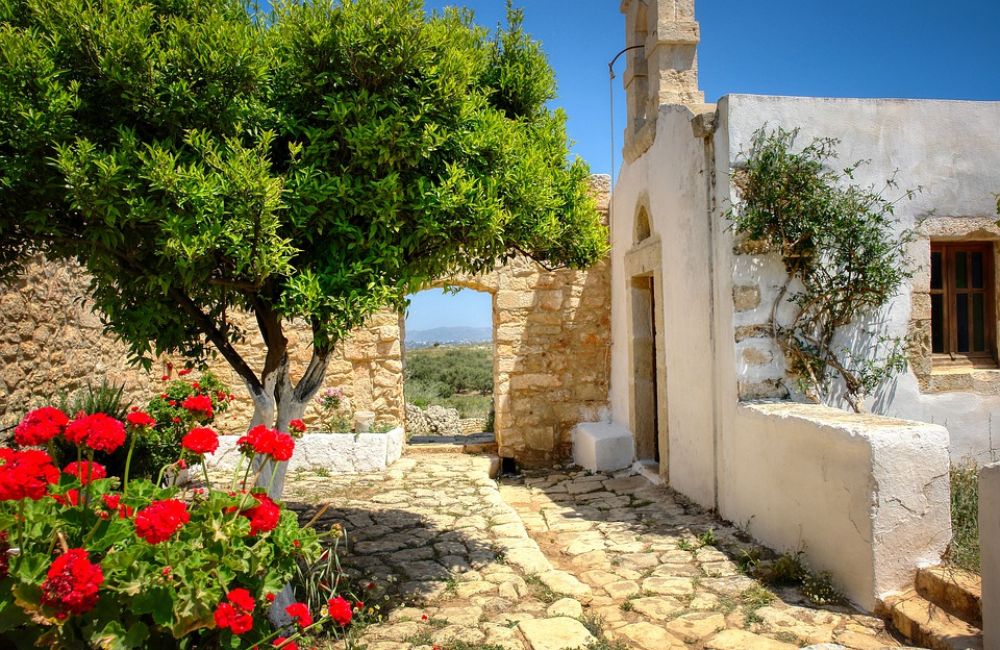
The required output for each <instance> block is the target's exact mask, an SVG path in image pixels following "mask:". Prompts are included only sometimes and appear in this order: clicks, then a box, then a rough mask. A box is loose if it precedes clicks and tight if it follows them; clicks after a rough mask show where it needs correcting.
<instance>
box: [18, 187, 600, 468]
mask: <svg viewBox="0 0 1000 650" xmlns="http://www.w3.org/2000/svg"><path fill="white" fill-rule="evenodd" d="M593 187H594V192H595V194H596V195H597V197H598V202H599V205H600V206H601V208H602V210H603V211H604V212H605V214H606V211H607V203H608V180H607V177H595V178H594V180H593ZM446 284H447V285H451V286H463V287H469V288H472V289H477V290H480V291H487V292H489V293H491V294H492V296H493V329H494V337H493V338H494V368H493V373H494V397H495V410H496V424H495V431H496V435H497V440H498V443H499V447H500V453H501V455H503V456H510V457H513V458H516V459H517V460H518V461H519V462H520V463H522V464H525V465H529V466H539V465H545V464H549V463H552V462H554V461H556V460H562V459H566V458H568V457H569V456H570V451H571V441H570V432H571V431H572V429H573V427H574V426H575V425H576V424H577V423H578V422H581V421H587V420H597V419H600V417H601V416H602V415H603V411H604V410H605V409H606V408H607V400H608V377H609V362H610V359H609V353H610V344H611V332H610V330H611V328H610V316H611V314H610V291H611V290H610V266H609V264H608V261H607V260H603V261H601V262H600V263H598V264H597V265H595V266H594V267H593V268H591V269H589V270H586V271H573V270H568V269H562V270H556V271H551V272H549V271H545V270H544V269H542V268H541V267H540V266H539V265H537V264H535V263H534V262H532V261H530V260H528V259H526V258H523V257H519V258H515V259H513V260H511V261H510V262H509V263H508V264H507V265H505V266H503V267H500V268H498V269H496V270H495V271H493V272H492V273H488V274H484V275H481V276H477V277H471V276H469V277H466V276H462V277H455V278H451V279H449V280H447V281H442V282H440V283H437V286H441V285H446ZM86 286H87V278H86V275H85V273H83V272H82V271H81V270H80V269H79V268H78V267H75V266H72V265H67V264H54V263H48V262H45V261H44V260H41V259H39V260H37V261H35V262H34V263H32V264H31V265H30V266H29V268H28V270H27V273H26V274H25V276H24V277H22V278H20V279H18V280H17V281H15V282H13V283H12V284H10V285H9V286H6V287H2V288H0V291H2V294H0V319H2V321H3V322H4V328H3V331H2V333H0V361H2V363H3V365H2V368H0V426H5V425H10V424H12V423H14V422H15V421H16V420H17V418H19V417H20V416H21V415H22V414H23V413H24V411H26V410H28V409H29V408H32V407H36V406H39V405H41V404H43V403H46V402H47V401H50V400H52V399H54V398H55V397H56V396H58V395H59V394H60V393H62V392H67V391H72V390H75V389H77V388H80V387H82V386H85V385H86V384H87V383H88V382H90V383H91V384H95V385H96V384H100V382H101V380H102V379H105V378H106V379H108V380H109V381H112V382H115V383H124V384H125V386H126V393H127V396H128V398H129V399H130V400H131V401H132V402H133V403H136V404H144V403H145V401H146V400H148V399H149V397H150V396H152V395H154V394H156V393H157V392H159V385H160V377H161V375H163V374H165V373H166V372H167V368H168V365H167V364H168V363H169V362H170V361H171V360H170V359H166V358H164V359H159V360H158V361H157V363H156V364H155V366H154V368H153V369H152V370H151V371H150V372H148V373H147V372H144V371H142V370H140V369H137V368H135V367H132V366H130V365H129V364H128V359H127V356H126V353H125V348H124V346H123V345H122V344H121V343H120V342H118V341H116V340H115V339H113V338H112V337H110V336H107V335H105V334H104V333H103V329H102V326H101V323H100V319H99V318H98V316H97V315H95V314H94V313H93V312H92V311H91V308H90V306H89V305H88V303H87V302H86V301H85V300H84V296H85V295H86ZM245 329H246V331H247V342H246V343H244V344H243V346H242V347H241V348H240V349H241V352H244V353H245V354H246V357H247V358H248V361H249V363H250V365H251V367H255V368H258V367H260V366H261V364H262V362H263V355H264V348H263V346H262V345H261V344H260V343H259V339H258V338H257V337H256V336H255V334H256V332H257V330H256V327H255V326H254V325H253V324H252V323H250V322H248V323H247V326H246V328H245ZM289 330H290V331H289V332H288V333H287V335H288V338H289V346H290V351H291V358H292V375H293V380H297V379H298V377H299V374H300V373H301V372H302V370H303V369H304V368H305V365H306V363H307V362H308V360H309V342H310V339H311V337H310V334H309V331H308V329H307V328H306V327H304V326H303V327H292V328H289ZM402 330H403V328H402V319H401V318H400V316H399V315H398V314H396V313H394V312H388V311H387V312H383V313H380V314H378V315H377V316H375V317H373V318H372V319H371V321H370V322H369V324H368V325H367V326H365V327H363V328H360V329H358V330H356V331H355V332H354V333H353V334H352V336H351V337H350V338H349V339H348V340H347V341H345V342H343V343H342V344H340V345H339V346H338V347H337V350H336V351H335V354H334V356H333V358H332V360H331V362H330V366H329V369H328V372H327V378H326V382H325V385H326V386H330V387H340V388H342V389H343V390H344V393H345V395H346V396H347V397H348V399H349V400H350V403H351V405H352V407H353V408H354V409H355V410H370V411H374V412H375V414H376V420H377V421H381V422H393V423H396V422H403V421H404V420H405V412H404V403H403V361H404V359H403V349H402V345H401V341H402V339H403V335H402ZM173 363H174V366H175V369H176V368H179V367H181V365H182V362H181V361H180V360H176V359H175V360H173ZM209 367H210V369H211V370H213V371H214V372H216V373H217V374H218V375H219V376H220V377H221V378H222V379H223V380H224V381H225V382H226V383H227V384H228V385H229V387H230V389H231V390H232V392H233V393H234V394H235V395H236V397H237V398H236V400H235V402H234V404H233V406H232V408H230V409H229V411H228V412H227V413H225V415H224V416H223V417H221V418H220V419H219V420H218V421H217V423H216V424H217V426H218V428H219V430H220V431H222V432H226V433H237V432H240V431H242V430H243V428H244V427H245V426H246V424H247V422H249V420H250V416H251V413H252V404H251V402H250V399H249V397H248V396H247V394H246V389H245V388H244V387H243V384H242V381H241V380H240V378H239V377H238V376H237V375H236V374H235V373H234V372H233V371H231V370H230V369H229V366H228V365H227V364H226V363H225V361H224V360H222V359H221V358H219V359H217V360H214V361H213V362H212V363H210V365H209ZM305 419H306V422H307V424H309V425H310V426H311V427H316V426H318V420H317V409H316V406H315V405H313V406H310V408H309V409H308V410H307V412H306V417H305Z"/></svg>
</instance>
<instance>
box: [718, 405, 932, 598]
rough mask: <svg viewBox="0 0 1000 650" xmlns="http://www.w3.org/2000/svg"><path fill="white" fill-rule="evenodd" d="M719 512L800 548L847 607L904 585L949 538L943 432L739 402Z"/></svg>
mask: <svg viewBox="0 0 1000 650" xmlns="http://www.w3.org/2000/svg"><path fill="white" fill-rule="evenodd" d="M722 445H723V448H724V452H723V453H724V459H725V460H724V466H723V467H722V471H721V473H720V477H721V481H722V485H721V490H720V511H721V514H722V515H723V516H724V517H725V518H726V519H729V520H730V521H734V522H736V523H737V524H745V525H747V526H748V528H749V532H750V534H752V535H753V536H754V537H755V538H757V539H759V540H760V541H761V542H763V543H765V544H766V545H768V546H770V547H772V548H775V549H777V550H779V551H795V550H798V549H799V548H803V549H804V550H805V553H806V557H807V559H808V561H809V564H810V567H811V568H812V569H813V570H815V571H830V572H831V573H832V574H833V578H834V583H835V584H836V586H837V587H838V588H840V589H841V590H842V591H843V592H844V594H845V595H846V596H847V597H848V598H850V599H851V600H852V601H853V602H855V603H856V604H858V605H860V606H861V607H863V608H865V609H868V610H873V609H874V608H875V604H876V601H877V600H878V599H879V598H881V597H883V596H885V595H887V594H889V593H892V592H895V591H899V590H901V589H903V588H905V587H907V586H912V584H913V579H914V575H915V573H916V570H917V568H918V567H920V566H926V565H930V564H936V563H938V562H939V560H940V557H941V554H942V553H943V552H944V550H945V548H946V546H947V544H948V542H949V540H950V539H951V516H950V510H949V507H950V506H949V503H950V501H949V489H950V488H949V478H948V468H949V465H948V462H949V461H948V431H947V430H946V429H945V428H944V427H942V426H939V425H934V424H925V423H919V422H910V421H905V420H895V419H890V418H885V417H880V416H872V415H856V414H853V413H847V412H845V411H841V410H839V409H833V408H830V407H827V406H821V405H814V404H798V403H790V402H775V403H756V404H741V405H740V406H738V407H737V413H736V419H735V422H734V426H733V432H732V433H731V434H729V435H727V436H726V437H725V439H724V440H723V441H722Z"/></svg>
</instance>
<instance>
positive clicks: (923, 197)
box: [716, 95, 1000, 463]
mask: <svg viewBox="0 0 1000 650" xmlns="http://www.w3.org/2000/svg"><path fill="white" fill-rule="evenodd" d="M719 113H720V118H719V121H720V124H722V125H723V126H722V128H720V132H717V134H716V143H717V147H718V152H719V155H718V168H719V169H718V172H719V173H720V174H721V173H723V172H724V171H726V170H727V169H728V168H730V167H731V166H732V165H733V164H734V163H735V162H736V160H737V156H738V155H739V153H740V152H741V151H745V150H746V149H747V148H748V147H749V143H750V140H751V137H752V136H753V133H754V132H755V131H756V130H757V129H759V128H760V127H761V126H764V125H767V126H768V127H769V128H775V127H777V126H782V127H784V128H786V129H793V128H798V129H800V130H801V131H800V136H799V140H798V143H799V144H800V145H805V144H807V143H808V142H809V141H810V140H811V139H812V138H814V137H833V138H838V139H839V140H840V141H841V144H840V146H839V148H838V150H839V153H840V161H841V162H842V163H843V164H844V165H845V166H846V165H848V164H851V163H853V162H854V161H857V160H867V161H869V163H868V164H866V165H863V166H861V167H860V168H859V169H858V172H857V175H856V182H857V183H859V184H861V185H874V186H876V187H881V186H882V184H883V183H884V182H885V180H886V179H887V178H889V177H891V176H892V175H893V174H894V173H896V181H897V183H898V186H899V188H900V189H907V188H920V189H921V192H920V193H919V194H918V195H917V196H916V197H915V198H914V199H913V200H911V201H902V202H900V203H899V205H898V206H897V210H896V216H897V217H898V218H899V221H900V228H901V229H902V228H915V227H917V226H918V224H920V223H921V222H922V221H923V220H935V219H949V220H968V221H969V223H970V224H974V225H970V228H978V227H979V226H978V224H982V223H987V224H989V223H992V221H994V220H995V219H996V218H997V215H996V194H997V193H998V192H1000V128H998V125H1000V102H956V101H912V100H883V99H816V98H800V97H764V96H747V95H732V96H729V97H726V98H724V99H723V100H722V101H721V102H720V104H719ZM726 150H728V160H727V156H726V155H725V154H724V151H726ZM897 170H898V171H897ZM720 178H721V176H720ZM726 185H727V184H726V183H720V187H719V198H720V205H719V206H718V208H717V213H718V216H717V218H716V221H719V220H721V219H722V217H721V212H722V210H724V209H725V203H724V202H725V201H726V200H727V199H730V198H732V194H731V191H730V188H729V187H726ZM892 192H893V190H889V194H890V195H891V194H892ZM953 223H954V222H953ZM716 227H718V224H716ZM925 227H926V224H925ZM950 227H953V226H950ZM719 234H720V235H722V238H721V239H720V245H721V246H720V247H719V248H717V250H719V251H720V254H721V255H729V256H730V260H729V261H730V262H731V265H730V266H727V267H724V268H731V269H732V283H733V285H734V286H739V285H747V284H758V285H759V286H760V288H761V301H760V306H759V307H757V308H756V309H753V310H748V311H741V312H737V313H734V314H733V320H732V322H733V323H734V325H735V326H737V327H739V326H741V325H748V324H752V323H760V322H763V321H766V319H767V312H769V310H770V305H771V302H772V300H773V296H774V295H775V294H776V292H777V290H778V286H779V285H780V283H781V281H782V279H783V276H784V273H783V269H782V267H781V263H780V261H779V260H778V259H777V258H776V257H764V256H746V255H744V256H738V257H736V258H735V259H733V258H732V252H731V250H730V251H728V252H727V251H726V250H725V249H726V247H727V246H729V248H730V249H731V245H729V241H728V239H727V238H726V237H725V233H724V232H719ZM982 236H983V238H984V239H997V232H996V231H993V232H984V233H983V235H982ZM927 247H928V243H927V240H926V239H924V240H923V241H922V242H921V241H918V242H917V243H916V244H915V245H914V247H913V248H914V257H915V263H916V264H918V265H922V266H921V269H920V270H922V272H924V273H926V264H927V257H926V249H927ZM919 281H924V282H926V277H924V278H921V277H920V275H919V273H918V276H917V277H915V278H914V282H919ZM911 300H912V291H911V288H910V287H909V286H907V287H904V289H903V290H902V291H901V292H900V294H899V296H897V297H896V299H894V300H893V301H892V303H891V305H890V306H889V308H888V309H887V319H886V321H885V330H884V331H885V332H886V333H888V334H891V335H894V336H904V335H906V334H907V328H908V325H909V321H910V316H911ZM858 336H859V331H857V330H856V331H855V332H852V333H851V335H850V336H849V337H848V338H849V339H856V338H857V337H858ZM754 345H757V346H759V347H761V348H764V349H766V348H767V347H768V346H769V345H770V344H769V343H768V342H767V341H766V340H763V339H757V340H756V341H755V340H749V341H744V342H743V343H740V344H737V348H736V352H737V353H738V356H737V357H736V358H735V364H736V365H735V367H736V369H737V378H738V380H739V381H741V382H746V383H748V384H752V383H754V382H759V381H762V380H767V379H773V378H776V377H779V376H780V375H781V374H782V366H783V362H782V359H781V357H780V355H774V356H773V361H772V362H770V363H763V364H751V363H747V361H746V359H745V358H744V355H743V350H744V349H745V348H746V347H747V346H754ZM981 378H982V379H984V380H985V381H981V382H979V383H981V384H985V385H986V386H987V388H985V389H984V390H983V391H976V392H971V391H964V390H959V391H951V392H938V393H922V392H921V390H920V387H919V385H918V381H917V377H916V375H915V374H914V373H913V372H912V370H911V371H908V372H907V373H905V374H903V375H901V376H899V377H898V378H897V379H896V380H895V381H893V382H892V383H891V384H890V385H887V386H885V387H884V390H883V391H882V392H881V393H880V394H879V395H877V396H875V398H874V399H872V400H870V403H869V406H870V408H871V410H872V412H874V413H880V414H885V415H889V416H893V417H901V418H906V419H912V420H919V421H922V422H930V423H937V424H941V425H944V426H945V427H946V428H947V429H948V431H949V433H950V434H951V447H950V450H951V457H952V459H953V460H954V461H961V460H963V459H965V458H969V457H972V458H974V459H976V460H977V461H978V462H980V463H982V462H988V461H989V460H992V459H994V454H993V453H992V451H991V450H996V449H1000V394H998V393H1000V390H998V389H1000V370H993V371H985V372H984V373H983V375H981ZM994 381H995V382H998V383H997V384H994V385H992V386H990V384H992V382H994ZM792 384H793V382H788V385H790V386H791V385H792Z"/></svg>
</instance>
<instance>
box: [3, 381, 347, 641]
mask: <svg viewBox="0 0 1000 650" xmlns="http://www.w3.org/2000/svg"><path fill="white" fill-rule="evenodd" d="M182 383H183V382H174V384H175V385H172V386H171V387H168V389H167V394H168V395H171V396H173V397H178V396H179V393H181V392H186V393H190V395H197V394H198V393H197V392H192V390H191V389H192V387H191V386H190V385H189V386H187V387H183V386H181V385H180V384H182ZM172 389H176V393H178V394H177V395H174V393H173V392H171V390H172ZM197 390H198V388H194V391H197ZM190 395H189V396H190ZM198 401H199V402H204V400H198ZM196 406H199V407H201V406H203V404H196ZM167 408H170V409H173V408H175V407H174V405H170V404H169V401H168V402H167V404H166V406H164V409H167ZM166 412H169V411H166ZM201 413H202V415H200V416H197V417H195V418H194V419H195V420H200V419H202V418H203V417H204V416H205V414H206V412H205V411H201ZM161 416H162V413H161ZM126 417H127V420H128V423H127V424H126V423H125V422H122V421H121V420H118V419H116V418H112V417H110V416H108V415H106V414H103V413H97V414H87V413H83V412H81V413H79V414H77V415H76V416H75V417H73V418H72V419H71V418H70V417H69V416H67V415H65V414H63V413H62V412H61V411H59V410H58V409H55V408H51V407H47V408H43V409H38V410H36V411H32V412H31V413H29V414H28V415H27V416H26V417H25V419H24V420H23V421H22V422H21V424H19V425H18V427H17V428H16V429H15V440H16V442H17V444H18V445H24V444H29V443H30V444H32V445H36V447H34V448H31V447H26V446H16V447H10V448H2V449H0V531H2V532H0V645H4V643H2V642H9V643H13V642H14V641H15V640H16V641H17V643H18V645H19V646H20V645H27V644H29V643H33V644H35V645H37V646H47V647H52V648H66V647H73V648H80V647H101V648H140V647H141V648H148V647H152V648H158V647H185V648H194V647H198V648H204V647H227V648H243V647H251V646H255V647H256V646H260V647H271V644H272V642H273V641H276V640H277V639H278V638H281V637H279V636H278V635H279V631H277V630H274V629H273V628H272V627H271V625H270V623H269V619H268V612H269V609H270V607H271V605H270V603H271V602H272V601H274V599H275V596H276V594H278V593H279V592H280V591H281V590H282V589H283V588H284V586H285V585H287V584H289V582H290V581H291V580H292V579H293V578H294V577H295V576H296V574H297V571H298V567H299V565H300V564H303V565H306V566H309V565H313V564H315V563H316V562H317V561H318V559H319V558H320V556H321V553H322V552H323V550H322V546H321V539H322V538H323V537H325V536H326V535H320V534H317V533H316V532H315V531H314V530H313V529H312V528H310V527H308V526H307V527H300V526H299V524H298V521H297V518H296V516H295V514H294V513H293V512H291V511H288V510H286V509H284V508H283V506H282V505H281V504H280V503H277V502H274V501H272V500H271V499H270V498H269V497H268V496H267V495H266V493H264V492H263V491H258V490H248V486H252V485H254V484H255V483H256V480H257V478H258V477H259V476H260V474H261V472H262V471H263V468H264V467H265V466H266V465H273V464H276V463H277V462H279V461H284V460H287V459H288V458H289V457H290V456H291V454H292V451H293V449H294V440H293V438H292V437H291V436H290V435H288V434H284V433H279V432H277V431H273V430H270V429H267V428H266V427H263V426H261V427H257V428H255V429H253V430H251V431H250V432H249V433H248V434H247V435H246V436H244V437H242V438H241V439H240V441H239V446H240V449H241V451H242V452H243V456H242V457H241V467H237V469H236V470H235V472H234V475H233V478H232V483H231V485H232V489H231V490H229V491H221V490H215V489H210V488H191V487H189V488H185V489H180V488H177V487H173V486H171V487H162V486H161V483H160V482H159V481H156V482H154V481H150V480H147V479H135V478H131V479H130V478H129V476H128V469H126V470H125V472H124V476H123V478H122V479H119V478H118V477H115V476H107V477H106V471H105V469H104V468H103V466H102V465H100V464H99V463H96V462H95V461H94V458H95V455H96V452H97V451H98V450H100V451H103V452H106V453H114V452H117V451H119V450H120V449H127V450H128V451H127V455H126V460H125V467H126V468H128V466H129V463H130V461H131V460H132V456H133V454H134V453H135V450H136V449H137V448H138V445H136V444H135V442H136V441H137V440H141V439H143V438H144V437H146V436H150V435H154V432H155V431H156V427H158V426H159V424H160V422H159V421H158V420H157V419H156V418H153V417H152V416H150V415H149V414H146V413H144V412H141V411H131V412H130V413H129V414H128V415H127V416H126ZM171 417H174V416H171ZM176 417H183V416H180V415H178V416H176ZM171 424H177V423H174V422H171ZM181 440H182V442H181V443H179V446H178V451H177V455H178V456H182V455H183V456H185V457H189V458H192V459H195V460H200V459H201V454H202V453H205V452H208V451H211V450H213V449H214V448H215V447H216V446H217V444H218V439H217V434H216V433H215V432H214V431H212V430H211V429H208V428H207V427H195V428H194V429H192V430H191V431H189V432H188V433H187V434H185V435H184V436H183V437H182V439H181ZM57 441H62V442H63V443H66V442H69V443H71V444H72V446H73V448H74V450H75V457H76V458H77V459H80V460H77V461H74V462H73V463H70V464H68V465H67V466H66V467H64V468H63V470H62V471H60V469H59V467H58V466H57V464H56V462H55V460H54V458H53V456H52V455H51V454H50V453H49V452H48V451H42V450H41V449H40V448H38V447H39V446H40V447H48V448H49V449H50V450H51V449H52V448H53V447H54V445H55V444H56V442H57ZM83 459H85V460H83ZM183 462H184V459H183V458H181V459H179V460H176V459H175V461H174V462H173V463H172V466H173V467H174V468H176V467H177V466H178V465H180V464H182V463H183ZM244 468H246V470H247V471H245V472H244V471H243V469H244ZM251 468H256V470H257V471H256V473H254V472H252V471H250V470H251ZM164 469H165V468H164ZM162 471H163V470H161V474H162ZM241 475H242V481H240V477H241ZM206 478H207V477H206ZM327 535H329V533H328V534H327ZM325 596H326V601H325V602H326V608H325V612H324V613H323V614H322V615H320V611H319V610H317V608H316V603H315V602H313V603H312V606H311V607H310V606H309V605H307V604H304V603H303V604H299V605H297V606H296V607H295V608H294V609H293V610H291V611H290V612H289V614H290V615H292V616H293V618H294V619H295V620H296V621H297V623H296V624H293V626H292V627H291V628H285V629H283V630H281V631H280V633H281V634H284V635H285V636H284V637H283V638H286V639H287V640H289V641H294V639H296V638H298V637H299V636H300V635H301V634H302V633H309V632H313V631H316V630H318V629H319V628H321V627H323V626H328V627H330V628H331V629H332V631H333V632H334V634H335V635H340V634H342V633H343V631H344V630H345V629H346V627H347V626H348V625H349V623H350V622H351V619H352V618H353V616H354V614H356V613H357V610H358V609H360V606H359V604H356V603H355V601H354V600H353V599H345V598H343V594H338V593H336V592H335V591H333V590H328V591H327V592H325ZM314 618H315V621H314V620H313V619H314Z"/></svg>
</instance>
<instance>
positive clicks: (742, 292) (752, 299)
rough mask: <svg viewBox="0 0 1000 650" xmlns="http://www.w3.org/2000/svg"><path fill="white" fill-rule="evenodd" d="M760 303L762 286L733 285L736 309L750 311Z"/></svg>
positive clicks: (734, 306)
mask: <svg viewBox="0 0 1000 650" xmlns="http://www.w3.org/2000/svg"><path fill="white" fill-rule="evenodd" d="M759 305H760V287H757V286H754V285H743V286H738V287H733V308H734V309H736V311H750V310H751V309H756V308H757V307H758V306H759Z"/></svg>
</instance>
